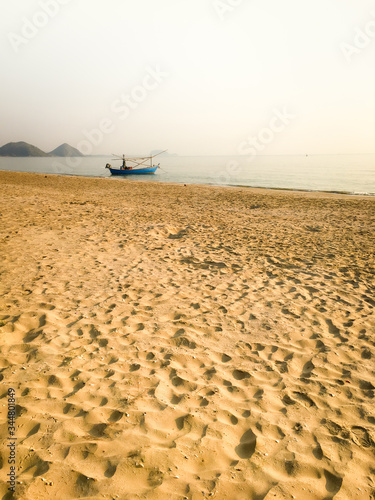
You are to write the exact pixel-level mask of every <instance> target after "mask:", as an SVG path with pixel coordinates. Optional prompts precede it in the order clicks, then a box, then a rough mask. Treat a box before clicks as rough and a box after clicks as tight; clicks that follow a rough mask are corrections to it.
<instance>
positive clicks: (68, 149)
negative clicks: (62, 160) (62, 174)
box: [49, 142, 84, 156]
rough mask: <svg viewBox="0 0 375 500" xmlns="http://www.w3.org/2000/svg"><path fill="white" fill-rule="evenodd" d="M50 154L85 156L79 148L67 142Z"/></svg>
mask: <svg viewBox="0 0 375 500" xmlns="http://www.w3.org/2000/svg"><path fill="white" fill-rule="evenodd" d="M49 155H50V156H84V155H83V154H82V153H81V152H80V151H78V149H76V148H73V147H72V146H69V144H67V143H66V142H65V143H64V144H61V146H59V147H58V148H56V149H54V150H53V151H51V152H50V153H49Z"/></svg>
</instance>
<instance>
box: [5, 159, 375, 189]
mask: <svg viewBox="0 0 375 500" xmlns="http://www.w3.org/2000/svg"><path fill="white" fill-rule="evenodd" d="M156 160H157V161H156ZM154 161H155V163H159V162H160V166H161V169H159V170H158V171H157V173H156V174H155V175H153V176H149V175H137V176H135V177H132V178H131V179H130V178H129V177H126V178H116V180H118V181H121V182H124V181H125V182H128V181H130V180H137V181H143V180H144V181H151V180H152V181H156V182H172V183H186V184H208V185H221V186H248V187H262V188H282V189H297V190H307V191H332V192H345V193H351V194H367V195H375V154H362V155H355V154H353V155H295V156H288V155H283V156H260V155H259V156H257V157H255V158H253V159H250V158H248V157H244V156H169V157H159V158H155V160H154ZM107 162H109V163H111V164H112V166H113V167H117V166H119V165H120V163H119V162H116V161H113V160H112V159H111V157H110V156H102V157H98V156H96V157H85V158H10V157H6V158H0V170H11V171H18V172H35V173H44V174H60V175H79V176H87V177H108V176H110V173H109V171H108V170H106V169H105V165H106V163H107Z"/></svg>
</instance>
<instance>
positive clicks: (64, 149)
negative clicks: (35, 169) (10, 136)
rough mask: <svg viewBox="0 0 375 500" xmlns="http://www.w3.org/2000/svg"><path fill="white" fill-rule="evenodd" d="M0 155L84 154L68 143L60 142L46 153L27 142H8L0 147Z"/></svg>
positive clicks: (62, 155) (46, 155) (64, 155)
mask: <svg viewBox="0 0 375 500" xmlns="http://www.w3.org/2000/svg"><path fill="white" fill-rule="evenodd" d="M0 156H14V157H17V156H18V157H27V156H33V157H42V158H43V157H48V156H60V157H68V156H69V157H70V156H84V155H83V154H82V153H81V152H80V151H78V149H76V148H73V147H72V146H69V144H66V143H64V144H61V146H59V147H57V148H56V149H54V150H53V151H51V152H50V153H46V152H45V151H42V150H41V149H39V148H37V147H36V146H33V145H32V144H28V143H27V142H9V143H8V144H5V145H4V146H2V147H1V148H0Z"/></svg>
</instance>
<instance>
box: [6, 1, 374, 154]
mask: <svg viewBox="0 0 375 500" xmlns="http://www.w3.org/2000/svg"><path fill="white" fill-rule="evenodd" d="M0 14H1V15H0V30H1V35H2V40H1V52H0V54H1V55H0V61H1V97H0V99H1V100H0V112H1V123H2V127H1V134H0V145H2V144H5V143H7V142H10V141H18V140H23V141H26V142H30V143H32V144H34V145H36V146H38V147H40V148H42V149H44V150H46V151H49V150H52V149H54V148H55V147H56V146H58V145H59V144H61V143H62V142H68V143H69V144H71V145H72V146H75V147H77V146H78V147H79V148H80V149H81V150H82V151H83V152H84V153H93V154H100V153H104V154H106V153H118V154H122V153H124V152H125V153H128V154H145V153H148V152H149V151H150V150H152V149H158V148H160V149H166V148H168V150H169V152H171V153H174V152H175V153H178V154H182V155H200V154H225V155H235V154H252V152H253V151H254V148H255V149H256V150H257V152H258V153H261V154H294V153H296V154H299V153H373V152H375V1H374V0H372V1H369V0H355V1H353V0H329V1H328V0H308V1H307V0H283V1H281V0H242V1H241V0H70V1H69V0H35V1H34V0H17V1H11V0H1V4H0Z"/></svg>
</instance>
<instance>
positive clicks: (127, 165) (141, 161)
mask: <svg viewBox="0 0 375 500" xmlns="http://www.w3.org/2000/svg"><path fill="white" fill-rule="evenodd" d="M165 151H166V150H165ZM165 151H161V152H160V153H158V154H156V155H152V156H145V157H134V158H125V155H122V156H118V155H112V156H114V157H115V158H113V160H114V161H122V165H121V167H120V168H112V165H111V164H110V163H107V165H106V166H105V168H108V169H109V171H110V172H111V174H112V175H135V174H138V175H142V174H154V173H155V172H156V171H157V169H158V168H160V163H159V164H158V165H154V164H153V159H154V158H155V157H156V156H159V155H161V154H162V153H165ZM147 162H150V166H146V165H145V163H147Z"/></svg>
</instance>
